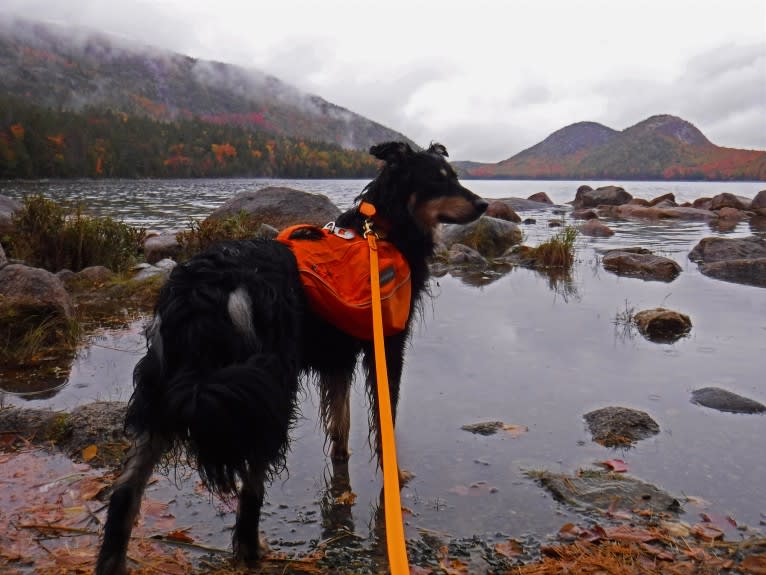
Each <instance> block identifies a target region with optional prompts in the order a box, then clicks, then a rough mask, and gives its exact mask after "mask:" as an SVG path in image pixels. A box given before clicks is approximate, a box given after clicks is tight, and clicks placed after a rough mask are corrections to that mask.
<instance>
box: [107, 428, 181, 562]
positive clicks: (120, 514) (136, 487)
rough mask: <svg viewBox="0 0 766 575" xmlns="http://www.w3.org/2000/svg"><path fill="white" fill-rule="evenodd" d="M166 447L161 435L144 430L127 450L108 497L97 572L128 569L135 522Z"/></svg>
mask: <svg viewBox="0 0 766 575" xmlns="http://www.w3.org/2000/svg"><path fill="white" fill-rule="evenodd" d="M166 447H167V444H166V443H165V442H164V441H162V440H161V439H159V438H158V437H152V436H150V435H149V434H148V433H144V434H142V435H140V436H139V437H137V438H136V440H135V441H134V442H133V445H132V446H131V448H130V450H129V451H128V455H127V458H126V460H125V466H124V468H123V471H122V474H121V475H120V477H119V478H118V479H117V481H116V482H115V484H114V489H113V492H112V496H111V498H110V501H109V512H108V513H107V517H106V526H105V527H104V539H103V542H102V544H101V550H100V551H99V554H98V561H97V563H96V575H124V574H126V573H127V567H126V565H125V558H126V555H127V551H128V541H129V540H130V534H131V532H132V530H133V523H134V522H135V520H136V517H137V516H138V512H139V509H140V508H141V498H142V497H143V494H144V489H145V488H146V484H147V483H148V482H149V478H150V477H151V475H152V471H153V470H154V466H155V465H156V464H157V463H158V462H159V460H160V458H161V457H162V454H163V453H164V452H165V450H166Z"/></svg>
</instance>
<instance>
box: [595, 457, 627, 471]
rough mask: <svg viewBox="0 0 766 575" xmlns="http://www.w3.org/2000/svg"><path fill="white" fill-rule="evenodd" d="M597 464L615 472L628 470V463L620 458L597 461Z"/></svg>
mask: <svg viewBox="0 0 766 575" xmlns="http://www.w3.org/2000/svg"><path fill="white" fill-rule="evenodd" d="M599 465H603V466H604V467H608V468H609V469H611V470H612V471H614V472H615V473H625V472H626V471H627V470H628V465H627V463H625V462H624V461H623V460H622V459H607V460H605V461H599Z"/></svg>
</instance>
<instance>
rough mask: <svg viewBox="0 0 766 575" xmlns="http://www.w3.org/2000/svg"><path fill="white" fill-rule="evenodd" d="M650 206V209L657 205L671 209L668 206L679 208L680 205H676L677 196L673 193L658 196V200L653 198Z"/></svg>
mask: <svg viewBox="0 0 766 575" xmlns="http://www.w3.org/2000/svg"><path fill="white" fill-rule="evenodd" d="M648 204H649V206H650V207H651V206H656V205H657V204H664V205H665V206H666V207H670V206H668V204H671V205H673V206H677V205H678V204H677V203H676V196H675V194H673V193H672V192H668V193H667V194H663V195H661V196H657V197H656V198H653V199H651V200H649V202H648Z"/></svg>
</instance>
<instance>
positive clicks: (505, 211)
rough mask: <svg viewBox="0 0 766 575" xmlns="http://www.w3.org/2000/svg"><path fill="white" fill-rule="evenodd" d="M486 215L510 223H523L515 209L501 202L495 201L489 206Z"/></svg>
mask: <svg viewBox="0 0 766 575" xmlns="http://www.w3.org/2000/svg"><path fill="white" fill-rule="evenodd" d="M485 215H486V216H488V217H490V218H498V219H501V220H506V221H509V222H516V223H519V222H521V217H519V214H517V213H516V212H514V211H513V208H512V207H511V206H509V205H508V204H507V203H505V202H503V201H500V200H493V201H491V202H490V203H489V205H488V206H487V211H486V212H485Z"/></svg>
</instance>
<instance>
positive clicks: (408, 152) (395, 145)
mask: <svg viewBox="0 0 766 575" xmlns="http://www.w3.org/2000/svg"><path fill="white" fill-rule="evenodd" d="M370 154H372V155H373V156H375V157H376V158H378V159H379V160H383V161H384V162H386V163H387V164H398V163H400V162H401V161H402V160H405V159H406V158H408V157H410V156H412V154H414V152H413V151H412V148H410V145H409V144H408V143H407V142H386V143H385V144H376V145H374V146H372V147H371V148H370Z"/></svg>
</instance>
